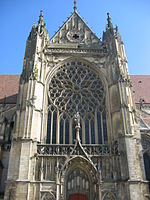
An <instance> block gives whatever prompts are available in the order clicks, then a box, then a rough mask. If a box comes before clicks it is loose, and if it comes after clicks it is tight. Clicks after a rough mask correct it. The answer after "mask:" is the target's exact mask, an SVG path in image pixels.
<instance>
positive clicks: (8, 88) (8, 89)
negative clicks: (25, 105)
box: [0, 75, 20, 104]
mask: <svg viewBox="0 0 150 200" xmlns="http://www.w3.org/2000/svg"><path fill="white" fill-rule="evenodd" d="M19 79H20V75H0V103H7V104H15V103H16V101H17V94H18V88H19Z"/></svg>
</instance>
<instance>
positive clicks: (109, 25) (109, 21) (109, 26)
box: [107, 13, 113, 28]
mask: <svg viewBox="0 0 150 200" xmlns="http://www.w3.org/2000/svg"><path fill="white" fill-rule="evenodd" d="M107 17H108V18H107V21H108V28H113V25H112V22H111V17H110V14H109V13H107Z"/></svg>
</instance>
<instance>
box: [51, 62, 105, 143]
mask: <svg viewBox="0 0 150 200" xmlns="http://www.w3.org/2000/svg"><path fill="white" fill-rule="evenodd" d="M48 89H49V90H48V96H49V116H48V132H49V133H48V137H47V138H48V139H47V141H48V143H49V142H50V143H55V142H56V143H73V142H74V139H75V133H74V127H73V116H74V115H75V113H76V112H77V111H78V112H79V113H80V116H81V124H82V130H81V136H80V137H81V138H82V142H83V143H102V142H104V140H106V134H104V132H106V116H105V93H104V86H103V83H102V81H101V79H100V77H99V75H98V74H97V73H96V72H95V71H94V70H92V69H91V68H90V66H89V65H87V64H85V63H81V62H70V63H66V64H64V65H63V66H61V67H60V68H59V70H58V71H57V72H56V73H55V75H54V76H53V78H52V79H51V82H50V85H49V88H48ZM54 118H55V119H54ZM58 118H59V122H60V124H54V123H56V122H58ZM51 120H53V122H52V121H51ZM57 126H59V128H58V127H57ZM67 128H68V130H67ZM52 129H53V131H52ZM54 129H55V131H54ZM56 129H57V130H56ZM58 130H59V133H58V132H57V131H58ZM54 132H55V135H56V136H54ZM56 132H57V133H56ZM52 134H53V136H52ZM95 134H96V135H95ZM70 137H71V138H70ZM57 140H58V141H57Z"/></svg>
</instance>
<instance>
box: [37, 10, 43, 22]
mask: <svg viewBox="0 0 150 200" xmlns="http://www.w3.org/2000/svg"><path fill="white" fill-rule="evenodd" d="M38 24H39V25H43V10H41V12H40V16H39V21H38Z"/></svg>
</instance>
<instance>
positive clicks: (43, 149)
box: [0, 4, 150, 200]
mask: <svg viewBox="0 0 150 200" xmlns="http://www.w3.org/2000/svg"><path fill="white" fill-rule="evenodd" d="M107 21H108V22H107V27H106V30H105V31H104V33H103V38H102V41H101V40H100V39H99V38H98V37H97V36H96V35H95V34H94V33H93V32H92V30H91V29H90V28H89V27H88V26H87V24H86V23H85V22H84V21H83V20H82V18H81V17H80V16H79V14H78V13H77V10H76V4H75V5H74V12H73V14H72V15H71V16H70V17H69V18H68V20H67V21H66V22H65V23H64V24H63V25H62V27H61V28H60V29H59V30H58V31H57V32H56V34H55V35H54V36H53V37H52V38H51V39H49V36H48V31H47V30H46V26H45V24H44V22H43V12H42V11H41V14H40V17H39V21H38V24H37V25H35V24H34V25H33V27H32V29H31V32H30V34H29V37H28V39H27V43H26V51H25V57H24V64H23V70H22V74H21V76H20V77H17V81H18V79H19V78H20V80H19V91H18V96H17V103H16V105H15V106H14V105H12V104H11V103H9V106H8V105H7V102H5V101H4V102H5V103H3V105H2V104H1V105H2V106H1V115H0V120H1V121H0V128H1V129H0V131H1V132H0V139H1V144H2V145H1V166H0V169H1V170H0V172H1V173H0V176H1V191H3V192H4V191H5V195H4V199H5V200H9V199H10V200H13V199H14V200H21V199H22V200H135V199H136V200H146V199H149V198H150V196H149V185H148V181H149V180H150V174H149V172H148V171H149V167H150V164H149V162H150V157H149V156H150V152H149V147H150V135H149V133H150V129H149V126H148V125H146V124H145V122H144V121H142V119H143V118H140V120H139V116H140V117H141V116H147V115H149V111H148V108H149V105H148V104H147V107H145V105H146V104H145V102H144V99H142V98H140V99H139V100H140V101H139V103H138V104H137V106H136V105H135V101H134V100H135V99H134V96H133V94H134V93H133V89H132V83H131V78H130V75H129V73H128V66H127V59H126V54H125V48H124V44H123V41H122V39H121V36H120V33H119V30H118V27H115V28H114V27H113V24H112V22H111V18H110V15H109V14H108V19H107ZM134 78H135V77H134ZM134 81H135V84H136V80H134ZM134 81H133V82H134ZM12 98H15V97H13V96H12ZM4 100H6V99H5V98H4ZM14 101H15V100H14ZM149 102H150V101H149ZM145 108H147V110H146V109H145ZM10 113H11V114H10ZM4 141H5V142H4ZM142 141H143V143H142ZM144 145H145V146H144ZM4 151H6V152H7V153H5V157H4V156H3V155H4V153H3V152H4ZM145 155H146V156H145ZM4 160H7V161H9V162H5V161H4ZM3 162H4V163H7V165H8V166H6V167H5V166H3ZM7 168H8V170H7ZM6 177H7V178H6ZM6 179H7V180H6ZM5 181H6V184H5V185H4V182H5Z"/></svg>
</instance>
